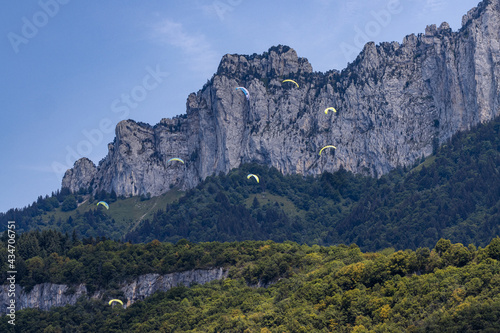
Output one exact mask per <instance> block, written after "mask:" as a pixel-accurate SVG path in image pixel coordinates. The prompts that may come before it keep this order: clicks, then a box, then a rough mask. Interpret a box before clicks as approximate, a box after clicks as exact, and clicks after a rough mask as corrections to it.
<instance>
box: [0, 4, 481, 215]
mask: <svg viewBox="0 0 500 333" xmlns="http://www.w3.org/2000/svg"><path fill="white" fill-rule="evenodd" d="M477 3H478V1H476V0H473V1H471V0H456V1H452V0H400V1H397V0H373V1H361V0H346V1H330V0H310V1H303V0H275V1H264V0H251V1H250V0H207V1H202V0H184V1H171V0H150V1H137V0H135V1H134V0H129V1H123V0H121V1H119V0H108V1H85V2H84V1H77V0H39V1H35V0H24V1H8V2H6V3H4V4H3V7H2V11H1V12H0V29H1V30H0V36H2V38H1V40H0V52H1V59H2V61H1V62H0V73H2V80H0V88H1V93H0V107H1V113H0V114H1V118H0V123H1V125H2V130H1V131H0V142H1V143H2V148H1V157H0V170H1V173H0V212H5V211H6V210H8V209H9V208H16V207H17V208H22V207H24V206H26V205H28V204H30V203H32V202H33V201H35V200H36V198H37V197H38V196H39V195H43V196H45V195H46V194H50V193H51V192H52V191H55V190H57V189H58V188H60V185H61V179H62V176H63V174H64V171H65V170H66V169H67V168H69V167H71V166H72V165H73V163H74V161H75V160H76V159H78V158H80V157H83V156H85V157H89V158H90V159H91V160H92V161H94V163H95V164H97V163H98V162H99V161H100V160H101V159H102V158H104V156H105V155H106V153H107V145H108V143H110V142H112V141H113V138H114V127H115V126H116V124H117V123H118V122H119V121H120V120H122V119H129V118H130V119H134V120H136V121H142V122H146V123H150V124H152V125H154V124H156V123H158V122H159V121H160V120H161V119H162V118H171V117H173V116H175V115H179V114H184V113H185V104H186V98H187V96H188V94H189V93H191V92H196V91H198V90H199V89H200V88H201V87H202V86H203V84H204V83H206V81H207V80H209V79H210V77H211V76H212V75H213V74H214V73H215V71H216V70H217V67H218V65H219V62H220V59H221V57H222V56H223V55H224V54H227V53H238V54H253V53H258V54H261V53H263V52H265V51H267V50H268V49H269V47H271V46H273V45H278V44H284V45H288V46H290V47H292V48H294V49H295V50H296V51H297V54H298V55H299V57H305V58H307V59H308V60H309V62H310V63H311V64H312V66H313V70H315V71H321V72H325V71H327V70H330V69H338V70H342V68H344V67H345V66H346V65H347V63H348V62H352V61H353V60H354V59H355V57H356V55H357V53H359V51H360V50H361V49H362V43H363V42H364V40H365V39H367V38H368V39H369V40H370V41H375V42H376V43H379V42H382V41H398V42H401V41H402V39H403V37H404V36H405V35H408V34H411V33H423V32H424V29H425V26H426V25H429V24H436V25H438V26H439V24H441V22H443V21H446V22H448V23H449V24H450V26H451V27H452V29H453V31H456V30H458V29H459V28H460V26H461V19H462V16H463V15H464V14H466V13H467V11H468V10H470V9H472V8H473V7H475V6H476V5H477Z"/></svg>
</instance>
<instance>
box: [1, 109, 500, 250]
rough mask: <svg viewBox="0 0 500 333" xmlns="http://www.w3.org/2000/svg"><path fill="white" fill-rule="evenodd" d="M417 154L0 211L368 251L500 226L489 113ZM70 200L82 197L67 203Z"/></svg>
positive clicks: (498, 134)
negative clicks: (367, 164) (362, 171)
mask: <svg viewBox="0 0 500 333" xmlns="http://www.w3.org/2000/svg"><path fill="white" fill-rule="evenodd" d="M422 162H423V163H421V164H420V165H418V166H416V167H415V168H413V169H411V170H403V169H397V170H394V171H393V172H391V173H389V174H388V175H385V176H383V177H381V178H379V179H375V178H371V177H363V176H359V175H354V174H352V173H350V172H347V171H345V170H340V171H338V172H336V173H333V174H330V173H324V174H322V175H321V176H320V177H316V178H314V177H302V176H300V175H290V176H283V175H282V174H281V173H280V172H278V171H277V170H276V169H274V168H270V169H269V168H267V167H264V166H260V165H256V164H246V165H243V166H242V167H241V168H239V169H235V170H232V171H231V172H230V173H229V174H227V175H223V174H221V175H217V176H212V177H208V178H207V179H206V180H205V181H204V182H203V183H201V184H200V185H199V186H198V187H196V188H195V189H193V190H190V191H188V192H187V193H185V194H184V195H182V194H181V193H179V192H176V193H177V194H176V195H174V196H171V197H170V198H168V199H165V200H163V201H162V200H158V199H157V198H152V199H149V198H147V197H143V198H142V199H141V201H140V200H138V199H137V200H136V202H135V203H133V204H129V205H126V204H121V205H120V203H121V202H130V201H126V200H131V198H116V195H113V194H112V193H111V194H106V193H99V194H98V195H95V196H91V195H89V194H87V191H86V190H85V189H82V190H81V191H80V192H79V193H74V194H71V193H69V192H68V191H67V190H65V189H63V190H62V191H61V192H58V193H56V194H54V196H52V197H50V198H49V197H47V198H45V199H43V198H41V197H40V198H39V200H38V201H37V202H36V203H33V205H31V206H30V207H28V208H25V209H24V210H10V211H8V212H7V213H6V214H2V215H1V218H0V219H1V220H2V222H6V221H7V220H15V221H16V223H17V225H18V226H19V228H20V229H21V230H23V231H27V230H30V229H45V228H52V229H55V230H59V231H62V232H67V233H68V234H71V233H72V232H73V231H74V230H76V232H77V234H78V235H79V236H83V237H102V236H105V237H108V238H113V239H121V240H130V241H132V242H149V241H152V240H153V239H158V240H160V241H170V242H177V241H178V240H180V239H182V238H185V239H187V240H189V241H193V242H206V241H222V242H224V241H243V240H267V239H270V240H274V241H278V242H282V241H285V240H291V241H295V242H299V243H306V244H319V245H332V244H350V243H356V244H357V245H358V246H360V248H362V249H363V250H369V251H373V250H377V249H382V248H386V247H394V248H396V249H416V248H417V247H423V246H427V247H432V246H433V244H435V243H436V242H437V240H439V239H440V238H447V239H450V240H451V241H453V242H461V243H463V244H469V243H474V244H476V245H481V246H485V245H486V244H487V243H488V242H489V241H490V240H491V239H492V238H493V237H495V236H496V235H499V234H500V119H499V118H497V119H495V120H494V121H492V122H489V123H486V124H482V125H479V126H477V127H476V128H473V129H471V130H470V131H468V132H462V133H459V134H457V135H455V136H454V137H453V138H452V139H451V140H450V141H449V142H448V143H446V144H445V145H443V146H442V147H441V148H439V149H438V148H436V152H435V154H434V155H432V156H430V157H428V158H427V159H425V160H422ZM248 173H254V174H257V175H259V178H260V183H256V181H255V180H254V179H253V178H250V179H247V178H246V175H247V174H248ZM169 193H170V192H169ZM179 197H180V199H178V198H179ZM99 200H109V202H110V203H111V206H110V207H111V208H110V210H109V211H108V210H105V209H103V208H102V207H96V206H95V204H96V203H97V202H98V201H99ZM154 200H157V201H155V202H154V203H152V201H154ZM76 201H81V202H82V201H83V202H84V203H83V204H82V206H81V207H79V208H76V205H77V203H76ZM68 202H70V204H68ZM137 202H139V203H141V204H142V205H143V206H139V205H138V204H137ZM148 202H151V203H150V204H149V205H148ZM59 206H61V207H59ZM65 207H66V208H65ZM83 207H85V210H83ZM134 209H135V210H138V211H139V212H140V214H138V213H136V215H137V216H145V217H144V218H143V219H142V222H139V221H140V220H139V221H138V220H137V219H131V218H130V216H132V213H129V212H133V211H134ZM63 211H65V212H64V214H66V215H62V213H63ZM125 211H127V214H125ZM146 213H148V215H147V216H146ZM61 216H63V218H61ZM138 222H139V223H138Z"/></svg>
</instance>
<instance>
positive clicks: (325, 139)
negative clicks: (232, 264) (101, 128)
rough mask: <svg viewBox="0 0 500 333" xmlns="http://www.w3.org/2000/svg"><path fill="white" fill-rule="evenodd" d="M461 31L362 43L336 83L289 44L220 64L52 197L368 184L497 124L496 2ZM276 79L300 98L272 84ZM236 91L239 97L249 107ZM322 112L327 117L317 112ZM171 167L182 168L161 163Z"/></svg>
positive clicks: (121, 127)
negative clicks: (262, 171) (241, 169)
mask: <svg viewBox="0 0 500 333" xmlns="http://www.w3.org/2000/svg"><path fill="white" fill-rule="evenodd" d="M462 22H463V24H464V25H463V26H462V28H461V29H460V30H459V31H458V32H452V31H451V29H450V28H449V25H448V24H447V23H445V22H444V23H442V24H441V25H440V27H439V28H436V27H435V26H434V25H431V26H428V27H427V28H426V32H425V34H419V35H418V36H415V35H414V34H410V35H408V36H406V37H405V38H404V39H403V43H402V44H399V43H397V42H392V43H387V42H384V43H380V44H379V45H375V44H374V43H373V42H369V43H367V44H366V45H365V47H364V48H363V51H362V52H361V53H360V54H359V56H358V57H357V58H356V60H355V61H354V62H353V63H352V64H349V65H348V66H347V67H346V68H345V69H344V70H342V72H340V73H339V72H337V71H328V72H326V73H320V72H313V71H312V66H311V65H310V63H309V62H308V61H307V59H305V58H299V57H298V56H297V54H296V52H295V50H293V49H292V48H290V47H288V46H282V45H279V46H276V47H272V48H270V49H269V50H268V52H266V53H264V54H262V55H256V54H254V55H252V56H243V55H230V54H226V55H225V56H223V58H222V60H221V63H220V65H219V67H218V69H217V72H216V74H214V76H213V77H212V79H211V80H210V81H209V82H208V83H207V84H205V85H204V87H203V88H202V89H201V90H199V91H198V92H197V93H196V94H195V93H192V94H190V95H189V97H188V99H187V103H186V114H185V115H181V116H178V117H174V118H173V119H162V120H161V121H160V123H158V124H156V125H155V126H151V125H146V124H142V123H136V122H134V121H132V120H124V121H121V122H120V123H118V125H117V127H116V138H115V140H114V142H113V143H111V144H109V145H108V148H109V152H108V155H107V156H106V157H105V158H104V159H103V160H101V162H99V165H98V166H97V167H96V166H95V165H94V164H93V163H92V164H89V163H88V162H86V163H83V162H81V160H80V162H78V161H77V162H78V163H75V166H74V167H73V168H72V169H70V170H69V171H67V172H66V174H65V176H64V177H63V180H62V187H68V188H69V189H70V190H71V191H73V192H75V191H78V190H79V189H80V188H88V187H89V186H90V187H91V188H92V189H93V191H94V193H95V192H97V191H102V190H104V191H106V192H108V193H109V192H111V191H115V192H116V193H117V194H118V195H146V194H148V193H149V194H150V195H153V196H157V195H160V194H162V193H165V192H167V191H168V190H169V189H170V188H171V187H173V186H177V187H179V188H182V189H184V190H185V189H190V188H193V187H194V186H196V185H197V184H199V183H200V182H201V181H202V180H203V179H205V178H206V177H207V176H209V175H212V174H218V173H219V172H223V173H227V172H229V170H231V169H233V168H235V167H238V166H239V165H241V164H243V163H252V162H255V163H261V164H265V165H267V166H273V167H275V168H277V169H278V170H279V171H281V172H282V173H284V174H290V173H299V174H302V175H318V174H321V173H322V172H324V171H329V172H333V171H335V170H338V169H340V168H341V167H342V168H345V169H347V170H349V171H352V172H355V173H362V174H369V175H372V176H375V177H379V176H381V175H383V174H386V173H387V172H389V171H390V170H392V169H394V168H396V167H398V166H409V165H411V164H413V163H414V162H415V161H416V160H417V159H419V158H421V157H422V156H428V155H430V154H431V153H432V152H433V150H435V149H436V148H437V147H438V146H439V144H440V143H443V142H444V141H446V140H447V139H449V138H450V137H451V136H452V135H453V134H454V133H456V132H457V131H461V130H464V129H468V128H470V127H471V126H473V125H474V124H477V123H479V122H485V121H488V120H491V119H492V118H493V117H495V116H496V115H498V114H500V97H499V96H500V84H499V82H500V80H499V79H498V78H499V77H500V72H499V71H500V67H499V66H498V63H500V48H499V45H500V43H499V42H498V41H499V40H500V33H499V31H500V23H499V22H500V4H499V2H498V1H483V2H481V3H480V4H479V5H478V7H476V8H474V9H472V10H470V11H469V12H468V13H467V14H466V15H464V17H463V19H462ZM496 27H499V29H496ZM495 29H496V30H495ZM287 78H292V79H294V80H295V81H296V82H297V83H298V84H299V88H296V87H295V86H293V84H290V85H288V84H283V85H282V84H281V81H282V80H283V79H287ZM237 86H245V87H246V88H247V89H248V91H249V92H250V97H249V100H248V101H246V99H245V96H244V95H243V94H242V93H241V92H240V91H236V90H235V88H236V87H237ZM330 106H333V107H335V108H336V109H337V113H333V114H332V113H330V114H328V115H325V114H323V110H324V109H325V108H326V107H330ZM327 144H333V145H335V146H336V147H337V150H336V151H335V152H334V157H332V155H326V156H318V151H319V149H320V148H321V147H323V146H325V145H327ZM172 157H181V158H183V159H184V160H185V161H186V164H185V165H173V164H167V163H166V162H167V160H168V159H170V158H172ZM320 157H321V158H320ZM81 175H94V176H93V177H90V178H89V177H87V176H85V177H83V176H81Z"/></svg>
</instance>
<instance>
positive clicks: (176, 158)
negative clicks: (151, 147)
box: [167, 157, 184, 164]
mask: <svg viewBox="0 0 500 333" xmlns="http://www.w3.org/2000/svg"><path fill="white" fill-rule="evenodd" d="M170 161H179V162H182V164H184V161H183V160H181V159H180V158H178V157H174V158H171V159H169V160H168V161H167V163H168V162H170Z"/></svg>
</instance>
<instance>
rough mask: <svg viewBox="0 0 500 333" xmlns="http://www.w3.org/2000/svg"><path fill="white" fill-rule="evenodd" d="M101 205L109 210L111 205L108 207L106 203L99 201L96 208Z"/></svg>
mask: <svg viewBox="0 0 500 333" xmlns="http://www.w3.org/2000/svg"><path fill="white" fill-rule="evenodd" d="M99 204H101V205H103V206H104V207H106V209H109V205H108V204H107V203H106V202H104V201H99V202H98V203H97V205H96V206H99Z"/></svg>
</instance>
